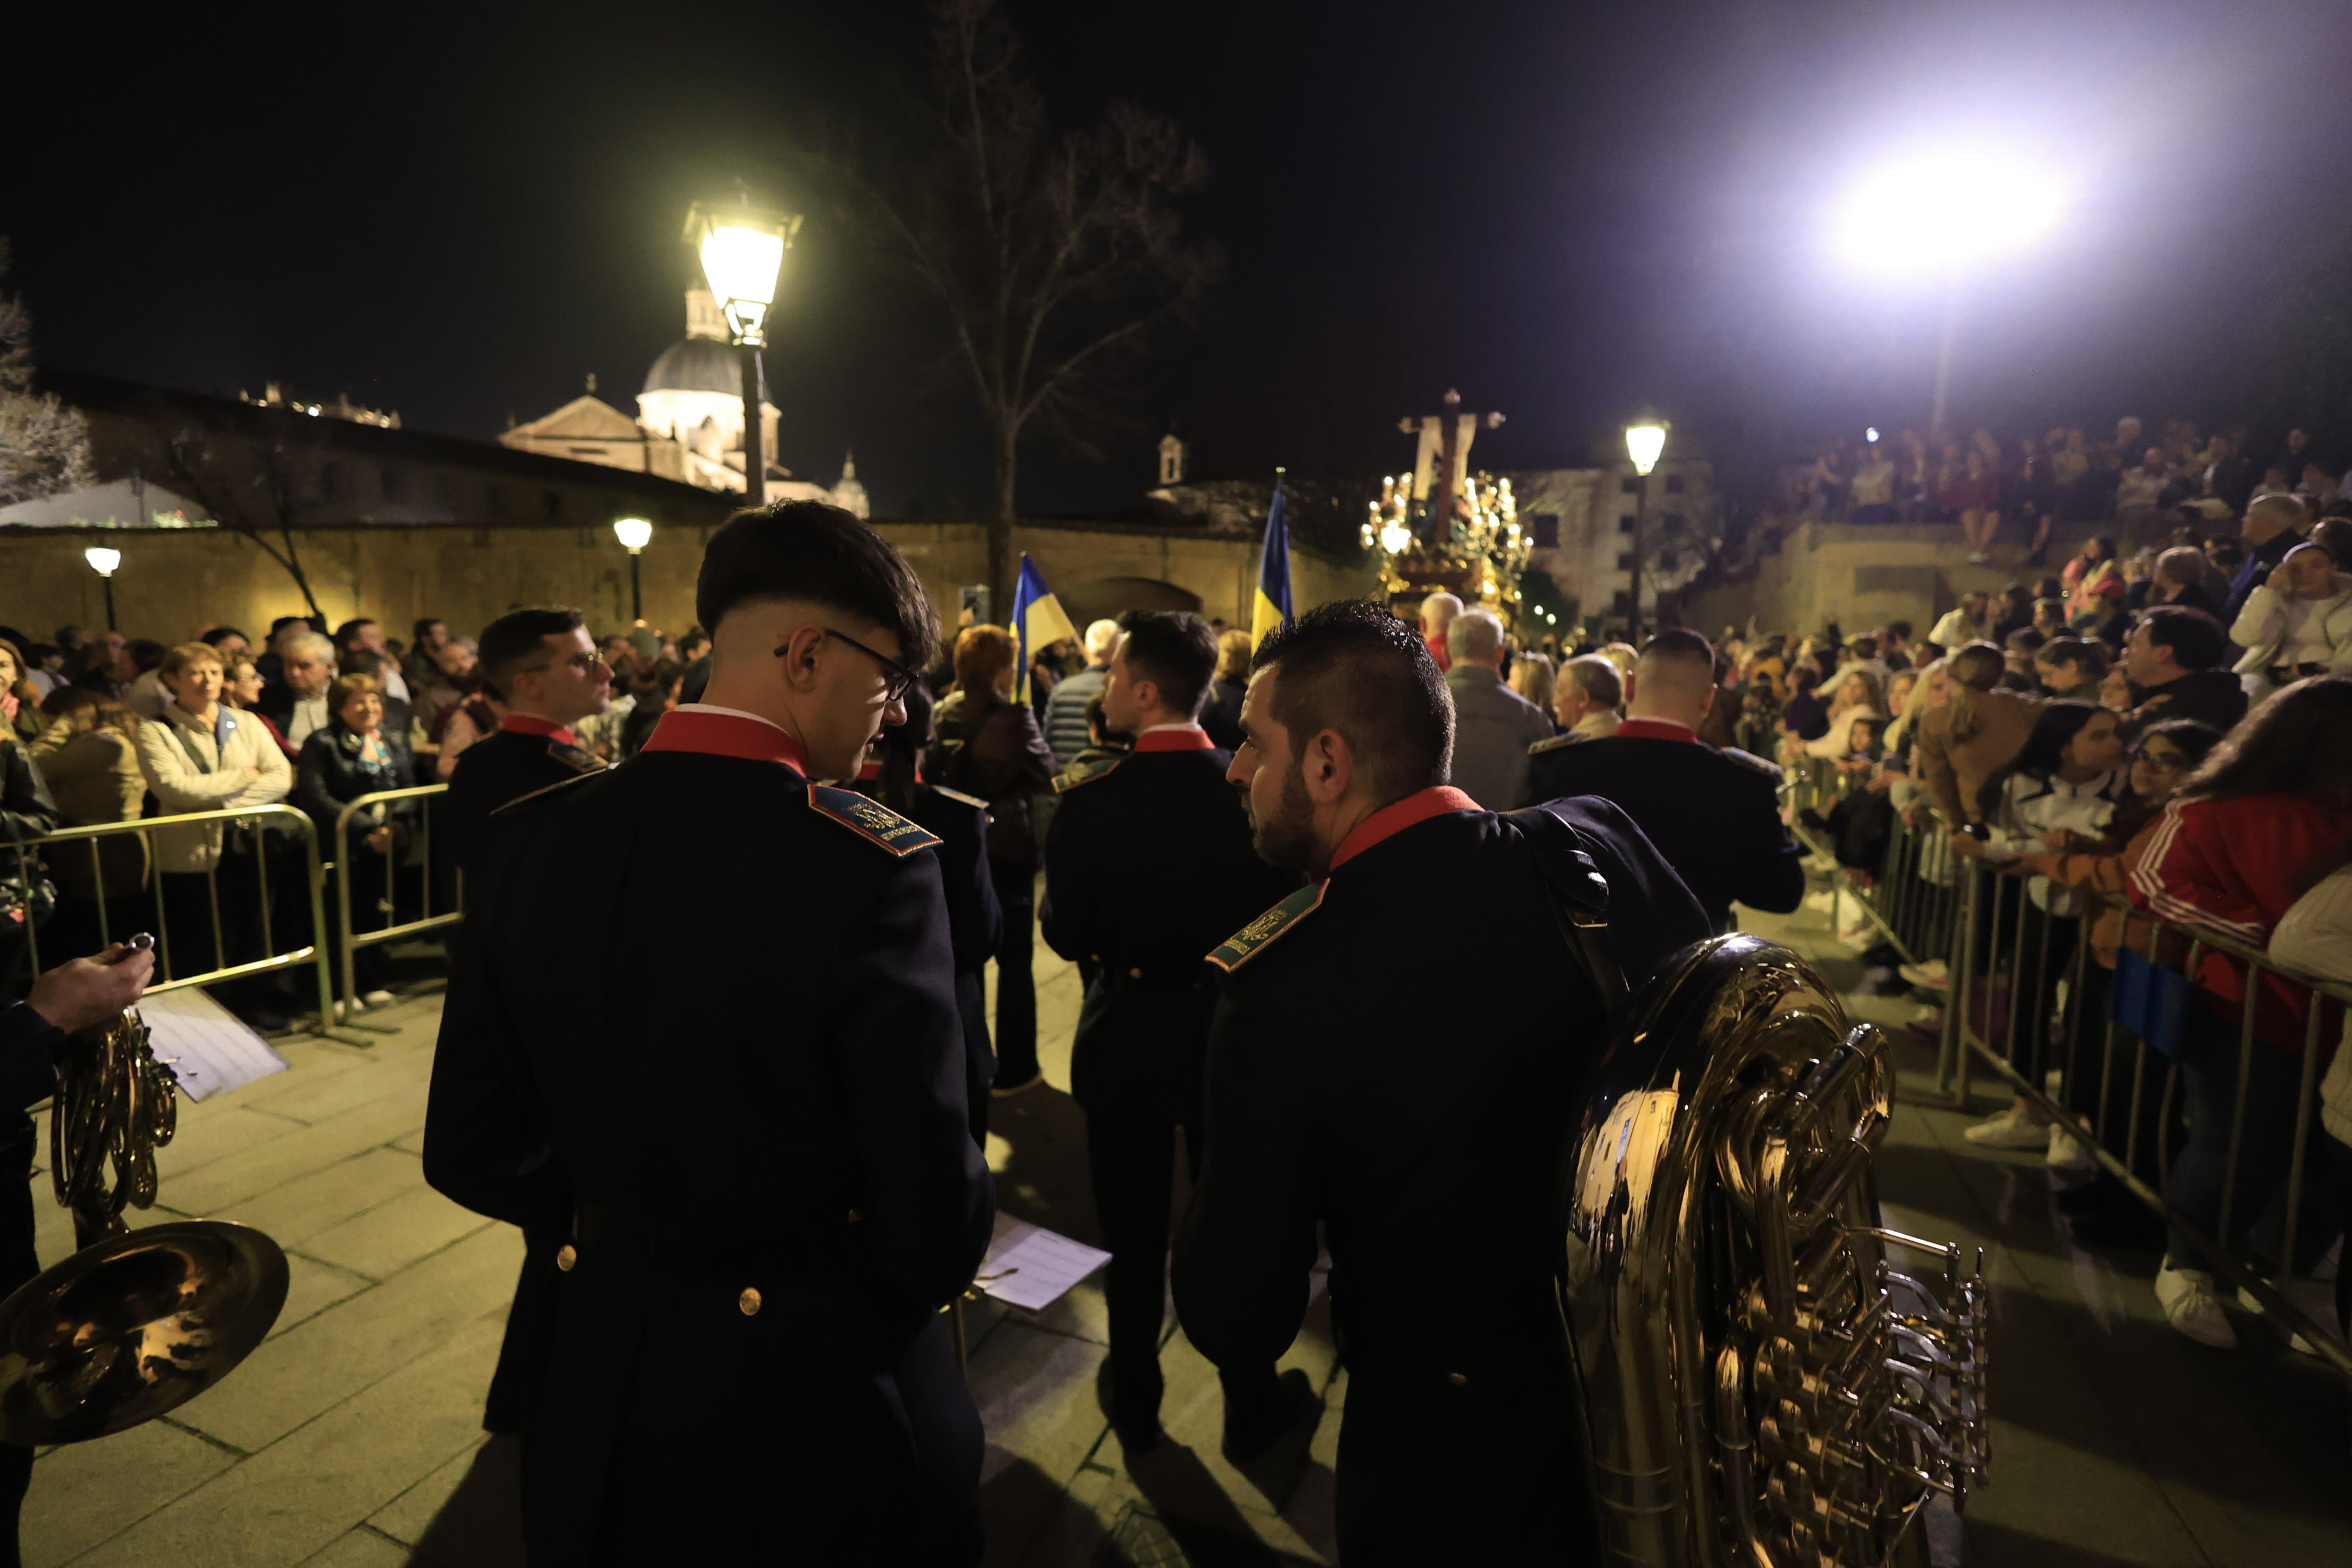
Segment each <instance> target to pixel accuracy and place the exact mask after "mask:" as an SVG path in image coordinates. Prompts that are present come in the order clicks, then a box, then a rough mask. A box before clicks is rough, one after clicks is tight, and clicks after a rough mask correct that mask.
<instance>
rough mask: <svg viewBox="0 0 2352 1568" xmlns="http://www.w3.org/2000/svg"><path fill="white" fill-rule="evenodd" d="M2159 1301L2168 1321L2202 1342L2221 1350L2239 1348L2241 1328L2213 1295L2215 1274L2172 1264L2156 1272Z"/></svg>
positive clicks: (2157, 1299) (2157, 1297)
mask: <svg viewBox="0 0 2352 1568" xmlns="http://www.w3.org/2000/svg"><path fill="white" fill-rule="evenodd" d="M2156 1301H2157V1305H2158V1306H2160V1307H2162V1308H2163V1309H2164V1316H2165V1319H2166V1321H2168V1322H2170V1323H2171V1325H2172V1326H2173V1327H2174V1328H2176V1329H2179V1331H2181V1332H2182V1333H2184V1334H2187V1335H2188V1336H2189V1338H2190V1339H2192V1340H2195V1341H2196V1342H2198V1343H2199V1344H2200V1345H2210V1346H2212V1347H2213V1348H2214V1349H2215V1350H2217V1351H2233V1350H2236V1349H2237V1348H2238V1331H2237V1330H2235V1329H2233V1328H2231V1326H2230V1317H2229V1314H2228V1313H2226V1312H2224V1311H2223V1310H2221V1301H2220V1300H2218V1299H2217V1298H2216V1297H2215V1296H2214V1294H2213V1276H2211V1275H2210V1274H2208V1273H2207V1272H2205V1270H2203V1269H2202V1268H2174V1267H2173V1266H2172V1265H2171V1264H2169V1263H2168V1264H2166V1265H2165V1266H2164V1267H2163V1268H2159V1269H2158V1270H2157V1271H2156Z"/></svg>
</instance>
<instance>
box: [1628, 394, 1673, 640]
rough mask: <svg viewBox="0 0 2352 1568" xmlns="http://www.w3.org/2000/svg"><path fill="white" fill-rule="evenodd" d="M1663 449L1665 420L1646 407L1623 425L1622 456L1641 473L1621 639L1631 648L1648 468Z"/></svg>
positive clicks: (1638, 620) (1637, 616)
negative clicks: (1629, 613) (1628, 612)
mask: <svg viewBox="0 0 2352 1568" xmlns="http://www.w3.org/2000/svg"><path fill="white" fill-rule="evenodd" d="M1665 449H1666V422H1665V421H1664V420H1663V419H1661V418H1659V417H1658V416H1656V415H1654V414H1653V413H1651V412H1650V411H1649V410H1647V409H1643V411H1642V416H1641V417H1640V418H1638V419H1636V420H1634V421H1633V423H1632V424H1631V425H1628V426H1625V455H1626V456H1627V457H1628V458H1632V459H1633V472H1635V473H1636V474H1638V475H1640V476H1641V484H1642V488H1641V489H1640V491H1639V493H1638V494H1636V495H1635V497H1634V499H1633V595H1632V606H1633V607H1632V616H1631V618H1630V619H1629V620H1628V621H1627V623H1626V626H1627V630H1628V631H1629V632H1630V633H1631V634H1632V635H1631V636H1629V637H1627V638H1626V639H1625V640H1626V641H1628V642H1630V643H1632V644H1633V647H1635V648H1637V649H1638V648H1639V647H1641V646H1642V549H1643V530H1644V529H1646V528H1647V527H1648V526H1649V521H1650V470H1651V469H1652V468H1656V467H1657V466H1658V458H1659V455H1660V454H1661V453H1663V452H1664V451H1665Z"/></svg>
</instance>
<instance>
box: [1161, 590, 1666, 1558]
mask: <svg viewBox="0 0 2352 1568" xmlns="http://www.w3.org/2000/svg"><path fill="white" fill-rule="evenodd" d="M1252 663H1253V669H1254V673H1253V675H1252V677H1251V680H1250V687H1249V694H1248V697H1247V699H1246V700H1245V701H1244V705H1243V710H1242V723H1243V729H1244V733H1245V734H1246V736H1247V742H1246V743H1245V744H1244V746H1243V747H1242V749H1241V750H1240V751H1239V752H1235V753H1234V764H1233V769H1232V771H1231V773H1229V775H1228V776H1229V777H1230V779H1231V780H1232V782H1233V783H1234V784H1236V785H1238V786H1240V787H1241V788H1242V789H1244V791H1246V792H1247V795H1248V800H1249V810H1250V818H1251V823H1252V826H1253V828H1254V831H1255V842H1256V845H1257V848H1258V852H1259V853H1260V854H1262V855H1264V856H1265V858H1267V859H1269V860H1272V861H1274V862H1276V864H1278V865H1283V866H1287V867H1292V868H1297V869H1298V870H1302V871H1304V872H1306V873H1307V875H1309V876H1310V877H1312V878H1313V879H1315V880H1314V881H1313V882H1312V884H1311V885H1309V886H1308V887H1307V888H1306V889H1302V890H1301V891H1299V892H1297V893H1295V894H1293V895H1292V896H1291V897H1290V898H1288V899H1286V900H1283V901H1282V902H1281V903H1280V904H1277V905H1276V906H1275V908H1273V909H1272V910H1268V911H1266V913H1265V914H1264V915H1261V916H1260V917H1259V918H1258V919H1257V920H1255V921H1252V922H1251V923H1250V924H1249V925H1248V926H1246V927H1244V929H1243V930H1241V931H1239V932H1237V933H1235V934H1234V936H1232V937H1230V938H1228V939H1227V940H1226V942H1224V944H1223V946H1221V947H1219V948H1218V949H1217V950H1216V951H1215V952H1213V954H1211V962H1212V963H1213V964H1215V965H1216V966H1217V967H1219V968H1220V969H1221V970H1223V972H1224V975H1223V981H1222V983H1221V990H1222V995H1221V997H1220V999H1219V1002H1218V1005H1217V1013H1216V1018H1215V1022H1214V1024H1213V1026H1212V1029H1211V1032H1210V1037H1209V1053H1208V1058H1209V1059H1208V1088H1207V1106H1206V1114H1207V1125H1208V1131H1209V1146H1208V1153H1207V1158H1206V1159H1205V1160H1204V1161H1203V1162H1202V1172H1201V1180H1200V1183H1199V1185H1198V1186H1197V1187H1196V1189H1195V1192H1194V1196H1193V1201H1192V1210H1191V1213H1190V1214H1189V1215H1187V1216H1186V1219H1185V1221H1184V1225H1183V1227H1182V1230H1181V1235H1180V1237H1179V1239H1178V1242H1177V1247H1176V1262H1175V1289H1176V1310H1177V1316H1178V1318H1179V1319H1180V1321H1181V1322H1182V1323H1183V1325H1184V1331H1185V1333H1186V1334H1187V1335H1188V1336H1189V1337H1190V1338H1191V1340H1192V1343H1193V1344H1195V1345H1196V1346H1198V1347H1199V1348H1200V1350H1201V1351H1202V1353H1203V1354H1204V1355H1206V1356H1207V1357H1208V1358H1209V1359H1210V1360H1211V1361H1213V1362H1214V1363H1216V1364H1217V1365H1218V1366H1219V1367H1221V1368H1237V1369H1246V1368H1249V1367H1253V1366H1262V1365H1264V1364H1265V1363H1268V1362H1270V1361H1272V1360H1274V1359H1275V1358H1276V1357H1277V1356H1279V1355H1281V1354H1282V1352H1283V1351H1284V1350H1285V1349H1286V1347H1287V1346H1288V1345H1289V1343H1290V1342H1291V1341H1292V1339H1293V1338H1294V1337H1295V1336H1296V1335H1297V1331H1298V1326H1299V1322H1300V1319H1301V1317H1302V1315H1303V1314H1304V1312H1305V1310H1306V1308H1307V1293H1308V1277H1309V1273H1310V1271H1311V1270H1312V1269H1313V1268H1314V1266H1315V1260H1316V1254H1317V1231H1318V1226H1320V1227H1321V1230H1322V1236H1323V1238H1324V1240H1325V1243H1326V1244H1327V1245H1328V1248H1329V1251H1330V1256H1331V1266H1332V1267H1331V1300H1332V1310H1333V1314H1334V1319H1335V1322H1336V1324H1337V1327H1338V1331H1339V1335H1340V1339H1341V1344H1342V1349H1343V1351H1344V1352H1345V1355H1346V1358H1347V1363H1348V1368H1349V1393H1348V1406H1347V1412H1346V1415H1345V1418H1344V1425H1343V1426H1342V1428H1341V1431H1340V1437H1339V1476H1338V1483H1339V1498H1338V1504H1339V1552H1340V1556H1341V1557H1342V1559H1344V1560H1345V1561H1346V1562H1347V1563H1349V1564H1350V1565H1351V1568H1362V1565H1364V1564H1375V1565H1377V1564H1381V1563H1414V1564H1419V1563H1435V1562H1460V1563H1473V1562H1475V1563H1488V1562H1506V1561H1517V1560H1519V1558H1520V1557H1522V1556H1523V1555H1525V1553H1526V1552H1527V1549H1528V1542H1535V1541H1539V1542H1544V1543H1545V1545H1546V1547H1547V1549H1549V1550H1555V1551H1558V1552H1560V1553H1561V1554H1562V1555H1563V1556H1564V1557H1566V1558H1568V1559H1570V1560H1573V1559H1574V1557H1575V1554H1576V1551H1577V1547H1576V1544H1575V1543H1577V1542H1587V1541H1591V1540H1592V1539H1593V1536H1592V1526H1591V1518H1590V1509H1589V1504H1588V1501H1587V1498H1588V1489H1587V1488H1586V1487H1585V1486H1583V1485H1581V1484H1580V1482H1579V1479H1578V1478H1579V1477H1580V1474H1581V1470H1582V1459H1581V1458H1580V1445H1579V1439H1578V1436H1577V1434H1576V1429H1575V1424H1576V1415H1575V1411H1576V1408H1577V1406H1576V1393H1575V1388H1574V1384H1573V1379H1572V1376H1571V1373H1570V1362H1569V1354H1568V1345H1567V1342H1566V1340H1565V1337H1564V1334H1563V1331H1562V1329H1561V1325H1560V1321H1559V1310H1558V1308H1557V1307H1556V1305H1555V1304H1554V1300H1553V1291H1552V1284H1551V1274H1552V1265H1553V1262H1554V1260H1555V1258H1557V1256H1558V1252H1559V1208H1558V1203H1559V1197H1558V1191H1557V1188H1558V1182H1559V1169H1560V1161H1561V1159H1562V1145H1563V1143H1564V1142H1565V1140H1566V1138H1567V1136H1568V1131H1569V1129H1570V1126H1572V1125H1573V1122H1574V1120H1575V1117H1576V1114H1577V1112H1578V1110H1579V1109H1580V1107H1579V1106H1578V1105H1577V1103H1576V1100H1577V1089H1578V1086H1579V1085H1580V1083H1581V1081H1582V1080H1583V1078H1584V1076H1585V1069H1586V1068H1587V1067H1588V1066H1589V1064H1590V1063H1591V1061H1592V1060H1593V1059H1594V1058H1595V1057H1596V1055H1597V1054H1598V1053H1599V1052H1600V1051H1601V1049H1602V1048H1603V1047H1604V1046H1605V1045H1606V1043H1607V1037H1608V1026H1607V1022H1606V1020H1607V1016H1608V1009H1609V1007H1610V1006H1611V1005H1612V1002H1611V998H1610V996H1609V994H1608V993H1609V989H1610V988H1612V987H1614V986H1616V985H1617V984H1620V982H1618V981H1617V980H1616V977H1614V976H1612V975H1609V974H1607V973H1605V972H1603V965H1602V963H1600V962H1595V963H1592V964H1591V967H1588V966H1587V964H1586V963H1585V962H1584V958H1583V956H1582V954H1581V953H1580V950H1579V949H1578V948H1575V947H1571V945H1570V938H1569V935H1568V929H1569V922H1570V921H1575V922H1577V923H1578V924H1580V925H1583V926H1586V927H1587V928H1588V931H1589V930H1590V927H1591V924H1592V922H1595V921H1605V922H1606V925H1607V927H1608V929H1607V931H1605V932H1601V933H1600V935H1599V937H1598V940H1597V942H1596V943H1595V945H1597V946H1598V947H1599V948H1600V949H1601V954H1602V955H1603V956H1604V957H1605V958H1606V959H1608V960H1611V961H1613V962H1612V964H1611V966H1613V967H1614V968H1615V969H1616V970H1618V971H1619V972H1621V973H1622V977H1623V981H1622V983H1624V984H1632V985H1633V986H1635V987H1638V986H1640V985H1641V984H1643V982H1645V981H1646V980H1647V979H1648V978H1649V977H1650V975H1651V974H1652V973H1654V972H1655V971H1656V969H1657V968H1658V967H1659V966H1660V965H1661V964H1662V963H1664V960H1665V959H1666V958H1667V957H1668V956H1669V955H1670V954H1672V953H1674V952H1676V951H1677V950H1679V949H1680V948H1682V947H1684V946H1685V945H1686V944H1688V943H1690V942H1698V941H1702V940H1704V939H1706V937H1707V936H1708V935H1709V934H1711V933H1710V930H1709V926H1708V922H1707V919H1706V914H1705V913H1704V912H1703V911H1702V910H1700V909H1699V906H1698V903H1697V901H1696V900H1694V899H1693V898H1692V897H1691V895H1690V893H1689V891H1688V889H1685V887H1684V886H1683V884H1682V882H1681V881H1680V880H1679V879H1677V878H1676V877H1675V873H1674V871H1673V870H1672V869H1671V868H1669V867H1668V866H1667V865H1666V864H1665V862H1664V860H1663V859H1661V858H1659V856H1658V854H1657V851H1656V850H1654V849H1653V848H1652V847H1650V844H1649V841H1648V840H1647V839H1646V838H1644V837H1643V836H1642V833H1641V830H1640V829H1639V828H1637V827H1635V826H1633V822H1632V821H1631V820H1630V819H1629V818H1628V817H1626V816H1625V815H1624V814H1623V813H1622V812H1620V811H1619V810H1618V809H1617V808H1616V807H1614V806H1612V805H1609V804H1608V803H1607V802H1605V801H1599V800H1577V801H1560V802H1554V803H1552V804H1550V805H1544V806H1538V807H1531V808H1529V809H1528V810H1525V811H1520V812H1514V813H1511V814H1509V815H1503V816H1498V815H1496V813H1493V812H1489V811H1482V810H1480V809H1478V808H1477V806H1476V805H1475V804H1474V803H1473V802H1472V801H1471V800H1470V799H1469V797H1468V796H1466V795H1463V794H1462V793H1461V792H1460V791H1458V790H1455V789H1452V788H1450V787H1448V786H1447V784H1446V782H1445V781H1446V776H1447V768H1448V764H1449V760H1450V758H1451V755H1452V752H1453V742H1454V733H1453V719H1454V715H1453V709H1452V707H1451V705H1450V704H1449V702H1448V701H1447V698H1446V688H1445V683H1444V679H1442V678H1441V677H1440V676H1439V674H1438V671H1437V666H1436V661H1435V660H1433V658H1431V657H1430V655H1429V650H1428V648H1427V647H1425V646H1424V645H1423V641H1422V639H1421V638H1420V637H1418V636H1417V635H1416V634H1415V632H1414V630H1413V628H1412V627H1411V626H1406V625H1405V624H1403V623H1402V622H1401V621H1398V620H1396V619H1395V618H1394V617H1393V616H1390V615H1389V614H1388V613H1387V612H1386V611H1384V610H1382V609H1381V608H1380V607H1378V606H1376V605H1369V604H1364V603H1361V602H1349V603H1342V604H1335V605H1325V606H1323V607H1322V608H1321V609H1318V610H1316V611H1314V612H1312V613H1310V614H1308V615H1307V616H1302V617H1300V618H1299V620H1298V621H1297V624H1296V625H1294V626H1289V627H1286V628H1284V629H1282V630H1280V631H1277V632H1276V633H1274V634H1273V635H1272V636H1271V637H1268V638H1267V639H1266V640H1265V643H1264V644H1262V645H1261V646H1260V647H1259V648H1258V650H1257V653H1256V655H1255V658H1254V659H1253V661H1252ZM1604 883H1605V886H1604ZM1430 889H1444V900H1445V910H1444V912H1445V914H1446V915H1447V916H1448V917H1449V918H1445V919H1433V918H1432V916H1433V911H1432V910H1431V907H1430V902H1429V897H1430Z"/></svg>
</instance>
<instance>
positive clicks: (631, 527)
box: [613, 517, 654, 626]
mask: <svg viewBox="0 0 2352 1568" xmlns="http://www.w3.org/2000/svg"><path fill="white" fill-rule="evenodd" d="M613 536H614V538H616V539H618V540H619V541H620V542H621V548H622V549H624V550H626V551H627V552H629V614H631V615H633V616H635V617H636V618H637V625H639V626H644V625H645V624H646V590H645V584H643V583H642V582H640V581H639V580H638V578H637V556H638V555H639V554H640V553H641V552H643V551H644V550H645V547H646V545H647V544H650V543H651V542H653V537H654V525H653V524H652V523H650V522H647V521H646V520H645V519H644V518H642V517H624V518H617V519H615V520H614V523H613Z"/></svg>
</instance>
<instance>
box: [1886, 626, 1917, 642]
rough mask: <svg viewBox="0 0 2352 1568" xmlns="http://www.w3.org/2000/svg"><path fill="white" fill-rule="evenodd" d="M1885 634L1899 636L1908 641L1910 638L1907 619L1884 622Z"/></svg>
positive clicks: (1909, 627)
mask: <svg viewBox="0 0 2352 1568" xmlns="http://www.w3.org/2000/svg"><path fill="white" fill-rule="evenodd" d="M1886 634H1887V636H1889V637H1901V638H1902V639H1903V640H1904V641H1905V642H1909V641H1910V640H1911V623H1910V622H1909V621H1889V622H1887V623H1886Z"/></svg>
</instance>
